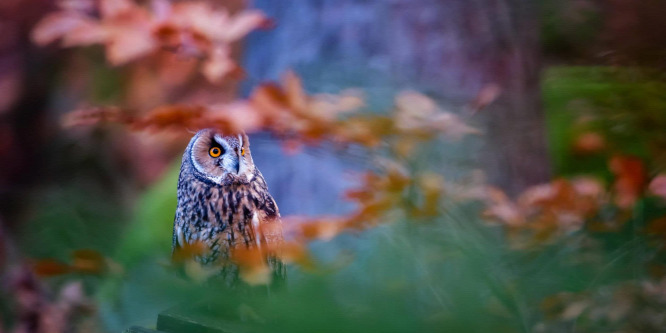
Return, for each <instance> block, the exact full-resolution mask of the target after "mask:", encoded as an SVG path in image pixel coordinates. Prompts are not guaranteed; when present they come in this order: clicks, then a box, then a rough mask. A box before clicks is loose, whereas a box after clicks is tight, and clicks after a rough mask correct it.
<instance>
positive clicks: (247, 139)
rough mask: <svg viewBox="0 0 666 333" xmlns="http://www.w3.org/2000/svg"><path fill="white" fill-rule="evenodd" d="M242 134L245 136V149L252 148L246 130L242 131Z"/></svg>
mask: <svg viewBox="0 0 666 333" xmlns="http://www.w3.org/2000/svg"><path fill="white" fill-rule="evenodd" d="M241 136H242V137H243V147H244V148H245V149H247V148H250V138H249V137H248V136H247V134H246V133H245V132H242V133H241Z"/></svg>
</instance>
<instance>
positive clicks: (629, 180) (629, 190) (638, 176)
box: [609, 156, 647, 208]
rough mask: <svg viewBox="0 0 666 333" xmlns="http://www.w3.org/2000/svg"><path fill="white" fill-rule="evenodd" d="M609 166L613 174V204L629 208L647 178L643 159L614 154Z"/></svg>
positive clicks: (640, 192) (640, 191)
mask: <svg viewBox="0 0 666 333" xmlns="http://www.w3.org/2000/svg"><path fill="white" fill-rule="evenodd" d="M609 168H610V170H611V172H613V174H614V175H615V184H614V185H613V189H614V192H615V204H616V205H618V207H620V208H630V207H631V206H633V205H634V203H635V202H636V200H638V198H639V197H640V195H641V194H642V193H643V189H644V187H645V183H646V180H647V177H646V174H645V168H644V166H643V161H641V160H640V159H638V158H636V157H631V156H614V157H613V158H612V159H611V160H610V162H609Z"/></svg>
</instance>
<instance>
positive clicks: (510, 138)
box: [244, 0, 550, 193]
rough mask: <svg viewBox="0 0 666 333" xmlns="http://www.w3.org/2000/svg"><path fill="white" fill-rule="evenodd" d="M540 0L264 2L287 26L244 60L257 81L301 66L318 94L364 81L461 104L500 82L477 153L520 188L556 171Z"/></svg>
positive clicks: (374, 95)
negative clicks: (548, 132) (547, 118)
mask: <svg viewBox="0 0 666 333" xmlns="http://www.w3.org/2000/svg"><path fill="white" fill-rule="evenodd" d="M532 3H533V1H530V0H390V1H366V0H293V1H272V0H257V1H255V3H254V5H255V6H256V7H258V8H260V9H261V10H263V11H265V12H266V13H267V14H268V15H269V16H271V17H272V18H274V19H275V21H276V23H277V26H276V28H275V29H273V30H270V31H266V32H258V33H255V34H253V35H251V37H250V39H249V41H248V45H247V48H246V55H245V61H244V62H245V63H244V65H245V67H246V69H247V71H248V74H249V77H250V82H251V83H256V81H259V80H265V79H277V78H279V76H280V75H281V73H283V72H284V71H285V70H287V69H290V68H291V69H294V70H296V71H297V72H298V73H299V74H300V75H301V76H303V78H304V80H303V81H304V83H305V86H306V88H308V90H309V91H311V92H329V91H336V90H338V89H340V88H346V87H359V88H362V89H363V90H365V91H366V92H367V93H368V96H369V99H370V105H371V106H378V107H386V106H387V105H388V104H389V103H390V102H391V100H392V98H391V97H392V96H391V95H392V93H393V92H395V91H398V90H401V89H416V90H419V91H422V92H426V93H428V94H429V95H430V96H433V97H435V98H437V99H438V100H440V101H441V102H444V103H445V104H448V105H452V106H454V107H455V108H460V107H462V106H464V105H467V104H468V103H470V102H472V101H473V100H474V99H475V97H476V96H477V95H478V94H479V92H481V91H482V90H483V89H484V88H486V87H489V86H497V87H499V88H500V89H501V95H500V96H499V98H498V99H497V100H496V102H495V103H494V104H492V105H491V106H490V107H489V108H487V109H484V110H483V111H482V112H481V113H480V116H479V117H476V118H475V121H478V122H479V124H478V125H479V126H481V127H482V128H483V129H484V131H485V133H486V134H485V135H484V138H485V140H484V141H485V144H484V148H482V149H481V151H478V152H477V153H478V155H477V158H476V159H477V161H478V162H480V163H482V165H483V166H484V169H485V170H486V172H487V174H488V176H489V179H490V181H491V182H492V183H494V184H496V185H499V186H501V187H502V188H504V189H506V190H507V191H508V192H510V193H517V192H518V191H520V190H522V189H524V188H525V187H527V186H529V185H533V184H536V183H539V182H543V181H547V180H548V178H549V175H550V171H549V161H548V157H547V151H546V143H545V130H544V123H543V113H542V111H541V105H540V96H539V95H540V87H539V45H538V33H539V32H538V21H537V17H536V15H537V10H536V8H534V7H535V6H534V5H532ZM343 166H344V163H340V167H343ZM314 170H316V168H314V169H312V170H303V171H302V172H298V174H303V172H305V173H311V172H314ZM322 177H326V178H328V177H333V178H338V175H337V173H335V174H333V175H331V174H328V175H322ZM313 178H315V179H317V178H321V177H313Z"/></svg>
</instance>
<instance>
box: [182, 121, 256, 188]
mask: <svg viewBox="0 0 666 333" xmlns="http://www.w3.org/2000/svg"><path fill="white" fill-rule="evenodd" d="M187 161H189V162H190V163H191V166H192V167H193V169H194V170H193V171H194V173H195V174H196V175H197V176H200V177H203V178H205V179H207V180H210V181H212V182H214V183H217V184H220V185H227V184H231V183H248V182H250V181H252V179H253V178H254V177H255V167H254V161H252V155H251V154H250V140H249V139H248V137H247V135H246V134H245V133H243V134H238V135H233V136H224V135H222V134H220V133H218V132H217V131H215V130H214V129H204V130H201V131H199V132H197V134H195V135H194V137H193V138H192V140H190V144H189V145H188V146H187V150H186V151H185V156H183V163H187Z"/></svg>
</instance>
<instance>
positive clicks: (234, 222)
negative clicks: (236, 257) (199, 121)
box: [173, 129, 283, 275]
mask: <svg viewBox="0 0 666 333" xmlns="http://www.w3.org/2000/svg"><path fill="white" fill-rule="evenodd" d="M280 223H281V222H280V213H279V211H278V207H277V205H276V203H275V200H274V199H273V197H272V196H271V195H270V193H268V187H267V186H266V181H265V180H264V177H263V176H262V175H261V172H259V169H257V167H256V166H255V165H254V161H253V160H252V154H251V152H250V142H249V139H248V137H247V135H245V134H239V135H234V136H224V135H222V134H221V133H219V132H217V131H215V130H214V129H204V130H201V131H199V132H197V133H196V134H195V135H194V137H193V138H192V140H190V143H189V145H188V146H187V149H186V150H185V154H183V162H182V165H181V169H180V176H179V179H178V207H177V209H176V217H175V220H174V225H173V250H174V251H176V250H177V249H178V248H179V247H182V246H183V245H185V244H193V243H197V242H201V243H202V244H204V245H206V246H207V248H208V249H209V251H208V252H207V253H206V254H205V255H200V256H197V258H196V259H197V261H199V262H200V263H203V264H208V263H212V262H214V261H220V262H227V261H228V259H229V257H230V251H231V250H232V249H234V248H236V247H239V246H241V247H242V246H244V247H247V248H252V247H260V246H262V245H265V244H276V243H278V242H282V227H281V224H280ZM266 226H268V228H266ZM274 260H275V259H273V262H269V264H271V266H272V268H273V269H274V270H275V269H277V268H276V262H275V261H274ZM269 261H270V259H269ZM277 264H278V265H277V266H279V269H283V267H282V265H281V264H280V263H279V262H277ZM278 274H279V275H283V272H282V273H278Z"/></svg>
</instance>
